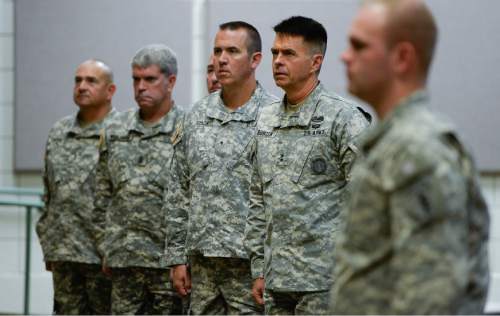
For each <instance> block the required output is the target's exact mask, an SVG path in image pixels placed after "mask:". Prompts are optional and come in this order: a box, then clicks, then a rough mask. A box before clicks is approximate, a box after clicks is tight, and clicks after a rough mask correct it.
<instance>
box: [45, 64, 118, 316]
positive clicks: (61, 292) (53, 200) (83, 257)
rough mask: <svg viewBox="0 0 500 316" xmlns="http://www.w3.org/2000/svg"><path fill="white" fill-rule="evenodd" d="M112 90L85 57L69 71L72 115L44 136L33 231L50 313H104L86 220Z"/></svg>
mask: <svg viewBox="0 0 500 316" xmlns="http://www.w3.org/2000/svg"><path fill="white" fill-rule="evenodd" d="M115 90H116V87H115V84H114V83H113V73H112V71H111V68H110V67H109V66H108V65H106V64H105V63H103V62H102V61H99V60H95V59H90V60H87V61H85V62H83V63H81V64H80V65H79V66H78V68H77V70H76V73H75V85H74V89H73V99H74V102H75V104H76V105H78V107H79V111H78V113H75V114H73V115H71V116H68V117H65V118H63V119H61V120H59V121H58V122H57V123H56V124H55V125H54V127H53V128H52V129H51V130H50V132H49V137H48V140H47V147H46V151H45V164H44V169H43V183H44V189H45V190H44V191H45V194H44V202H45V207H44V209H43V212H42V216H41V217H40V220H39V221H38V223H37V226H36V231H37V233H38V237H39V239H40V244H41V246H42V250H43V256H44V260H45V265H46V268H47V270H49V271H52V277H53V282H54V283H53V286H54V313H56V314H62V315H68V314H71V315H74V314H78V315H82V314H109V313H110V304H111V282H110V280H109V278H108V277H106V276H105V275H104V274H103V273H102V272H101V269H100V267H101V259H102V256H101V254H100V253H99V251H98V250H97V245H96V243H95V240H94V235H95V234H98V233H99V230H100V229H101V228H100V227H99V226H96V225H95V223H94V222H93V219H92V211H93V208H92V205H93V203H94V199H95V196H96V187H95V177H96V173H95V169H96V166H97V164H98V160H99V150H98V146H99V142H100V139H101V130H102V129H103V128H106V127H107V126H108V125H109V124H110V122H111V121H112V120H113V119H114V118H115V117H116V116H117V115H118V112H117V111H116V110H114V109H113V108H112V106H111V99H112V97H113V94H114V93H115Z"/></svg>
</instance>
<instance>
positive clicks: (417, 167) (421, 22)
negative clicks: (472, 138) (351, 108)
mask: <svg viewBox="0 0 500 316" xmlns="http://www.w3.org/2000/svg"><path fill="white" fill-rule="evenodd" d="M436 38H437V29H436V25H435V22H434V18H433V17H432V14H431V12H430V11H429V10H428V8H427V7H426V5H425V4H424V2H423V1H418V0H404V1H403V0H401V1H390V0H378V1H366V3H365V4H364V5H363V6H362V7H361V9H360V10H359V12H358V14H357V15H356V17H355V19H354V22H353V24H352V26H351V30H350V34H349V48H348V49H347V50H346V51H345V52H344V54H343V55H342V60H343V61H344V63H345V64H346V68H347V76H348V79H349V91H350V92H351V93H352V94H354V95H356V96H358V97H359V98H361V99H363V100H364V101H366V102H368V103H369V104H370V105H371V106H372V107H373V109H374V110H375V112H376V113H377V114H378V117H379V119H380V122H379V124H378V125H377V126H376V127H375V128H374V129H373V130H371V132H370V133H369V134H368V135H366V137H365V138H364V141H363V143H362V145H361V147H360V148H361V159H360V160H359V161H358V162H357V163H356V165H355V167H354V169H353V180H352V197H351V199H350V208H349V211H348V213H347V220H346V226H345V230H343V236H342V238H341V241H340V245H339V249H338V252H337V264H338V269H337V272H338V273H337V279H336V280H337V281H336V284H335V287H336V290H334V292H335V295H334V297H333V301H332V303H333V309H332V310H331V312H332V313H335V314H337V313H338V314H450V315H451V314H481V313H482V312H483V307H484V303H485V299H486V294H487V288H488V255H487V241H488V230H489V228H488V226H489V216H488V211H487V207H486V205H485V202H484V200H483V197H482V196H481V193H480V191H479V186H478V182H477V174H476V171H475V168H474V165H473V162H472V159H471V157H470V155H469V153H468V152H467V150H466V149H465V147H464V146H463V145H462V143H461V141H460V139H459V137H458V135H457V132H456V130H455V128H454V127H453V126H452V125H451V124H450V123H449V122H448V121H446V120H444V119H442V118H438V117H437V116H436V115H435V114H433V113H432V112H431V111H430V109H429V107H428V104H429V96H428V93H427V91H426V90H425V86H426V81H427V75H428V72H429V67H430V64H431V61H432V55H433V51H434V46H435V42H436Z"/></svg>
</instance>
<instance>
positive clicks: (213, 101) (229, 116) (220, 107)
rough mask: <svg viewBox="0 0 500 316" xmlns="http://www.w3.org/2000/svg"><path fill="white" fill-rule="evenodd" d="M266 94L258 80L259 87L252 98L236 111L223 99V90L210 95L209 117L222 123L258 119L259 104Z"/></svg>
mask: <svg viewBox="0 0 500 316" xmlns="http://www.w3.org/2000/svg"><path fill="white" fill-rule="evenodd" d="M263 95H264V89H263V88H262V86H261V85H260V83H259V82H257V87H256V88H255V90H254V92H253V93H252V96H251V97H250V99H249V100H248V101H247V102H246V103H245V104H243V105H242V106H240V107H239V108H238V109H236V110H235V111H231V110H229V109H228V108H227V107H226V106H225V105H224V102H223V101H222V97H221V90H219V91H217V92H214V93H212V94H210V96H208V108H207V117H209V118H212V119H215V120H219V121H221V122H222V124H225V123H227V122H229V121H241V122H252V121H255V120H256V119H257V113H258V110H259V104H260V102H261V100H262V97H263Z"/></svg>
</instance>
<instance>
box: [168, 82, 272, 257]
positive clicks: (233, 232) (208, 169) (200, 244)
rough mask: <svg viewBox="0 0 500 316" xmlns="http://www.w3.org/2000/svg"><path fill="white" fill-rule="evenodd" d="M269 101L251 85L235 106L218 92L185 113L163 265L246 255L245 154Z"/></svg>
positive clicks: (247, 171) (247, 173)
mask: <svg viewBox="0 0 500 316" xmlns="http://www.w3.org/2000/svg"><path fill="white" fill-rule="evenodd" d="M274 100H276V98H275V97H273V96H271V95H269V94H268V93H267V92H266V91H265V90H264V89H263V88H262V87H261V86H260V84H257V88H256V89H255V91H254V93H253V94H252V96H251V98H250V100H248V102H247V103H246V104H244V105H243V106H242V107H240V108H239V109H237V110H236V111H230V110H228V109H227V108H226V107H225V106H224V104H223V101H222V99H221V92H220V91H218V92H214V93H212V94H210V95H209V96H207V97H205V98H204V99H202V100H201V101H199V102H198V103H196V104H195V105H194V106H193V110H192V112H191V113H189V114H188V115H186V120H185V126H184V131H183V136H182V141H181V144H182V146H183V148H184V149H183V150H182V151H179V152H177V151H176V153H177V155H176V156H177V158H178V159H177V162H178V164H179V167H178V168H176V169H177V170H182V174H181V175H180V177H181V179H182V180H180V181H179V182H178V183H180V184H181V187H180V188H179V190H178V194H177V199H175V198H174V199H175V201H174V202H172V204H174V207H172V209H173V210H174V211H173V212H172V213H170V214H172V216H169V217H168V219H167V221H168V222H169V224H168V225H167V226H168V231H169V232H168V238H167V239H168V247H167V250H166V254H168V255H167V261H168V263H169V265H175V264H182V263H185V262H186V255H192V254H198V255H200V254H201V255H203V256H207V257H228V258H248V257H247V254H246V252H245V249H244V248H243V236H244V230H245V220H246V216H247V213H248V208H249V205H248V201H249V197H248V196H249V193H248V188H249V183H250V178H251V173H252V171H251V170H252V169H251V164H250V158H249V157H250V156H249V153H250V147H251V143H252V139H253V136H254V134H255V126H256V122H257V117H258V116H259V113H260V111H261V108H262V106H264V105H265V104H269V103H271V102H272V101H274ZM172 192H173V191H172ZM181 197H183V198H184V203H182V202H180V201H179V200H178V199H179V198H181Z"/></svg>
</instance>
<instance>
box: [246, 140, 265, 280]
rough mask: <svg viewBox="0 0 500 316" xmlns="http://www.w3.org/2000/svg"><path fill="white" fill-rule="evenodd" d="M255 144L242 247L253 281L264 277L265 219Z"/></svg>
mask: <svg viewBox="0 0 500 316" xmlns="http://www.w3.org/2000/svg"><path fill="white" fill-rule="evenodd" d="M255 145H256V143H255V142H254V144H253V146H252V147H253V149H252V152H253V154H252V165H253V169H252V178H251V182H250V209H249V212H248V215H247V219H246V227H245V239H244V245H245V249H246V251H247V254H248V257H249V258H250V261H251V267H252V277H253V279H257V278H263V277H264V240H265V236H266V218H265V209H264V201H263V188H262V179H261V176H260V173H259V169H258V164H257V159H256V155H255V153H256V146H255Z"/></svg>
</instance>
